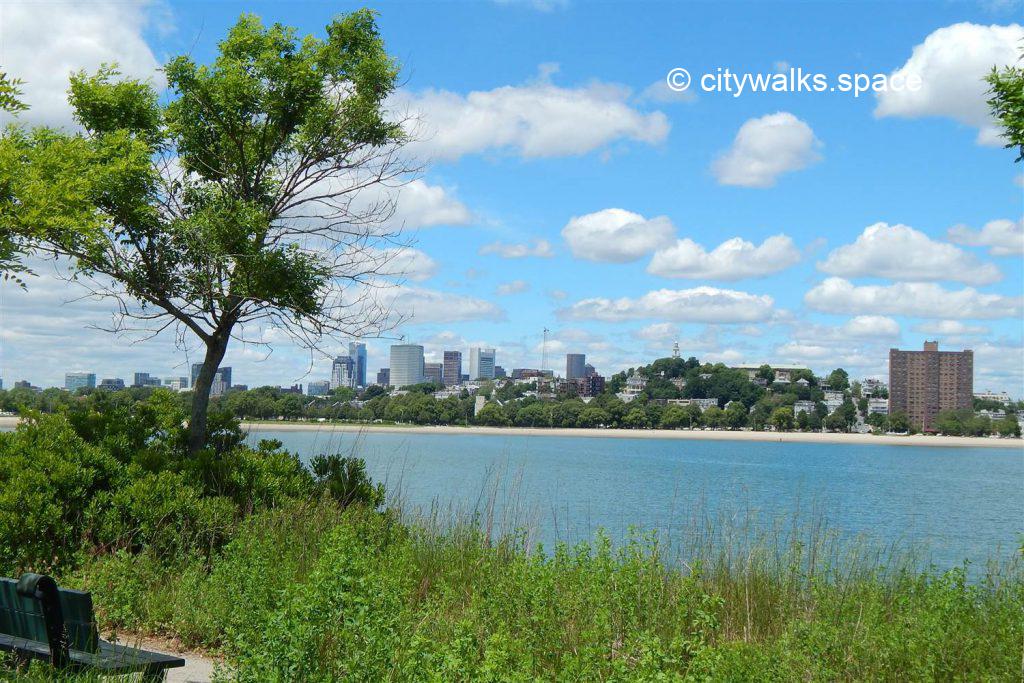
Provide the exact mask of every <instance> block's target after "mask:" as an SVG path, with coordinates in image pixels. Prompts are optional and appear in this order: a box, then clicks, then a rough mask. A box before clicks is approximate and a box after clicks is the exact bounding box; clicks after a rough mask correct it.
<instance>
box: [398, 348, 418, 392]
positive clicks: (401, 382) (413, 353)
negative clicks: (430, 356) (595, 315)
mask: <svg viewBox="0 0 1024 683" xmlns="http://www.w3.org/2000/svg"><path fill="white" fill-rule="evenodd" d="M423 381H424V374H423V347H422V346H420V345H419V344H396V345H394V346H392V347H391V386H393V387H399V388H401V387H407V386H410V385H413V384H422V383H423Z"/></svg>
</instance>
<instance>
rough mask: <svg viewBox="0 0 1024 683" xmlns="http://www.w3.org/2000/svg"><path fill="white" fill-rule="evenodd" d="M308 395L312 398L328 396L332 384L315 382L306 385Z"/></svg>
mask: <svg viewBox="0 0 1024 683" xmlns="http://www.w3.org/2000/svg"><path fill="white" fill-rule="evenodd" d="M306 393H307V394H309V395H310V396H326V395H327V394H329V393H331V383H330V382H329V381H328V380H326V379H325V380H314V381H312V382H310V383H309V384H307V385H306Z"/></svg>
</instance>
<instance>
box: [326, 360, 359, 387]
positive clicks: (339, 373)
mask: <svg viewBox="0 0 1024 683" xmlns="http://www.w3.org/2000/svg"><path fill="white" fill-rule="evenodd" d="M357 386H358V378H357V377H356V359H355V358H353V357H352V356H338V357H337V358H335V359H334V362H333V363H331V388H332V389H341V388H343V387H344V388H348V389H355V388H356V387H357Z"/></svg>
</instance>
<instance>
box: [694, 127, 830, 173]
mask: <svg viewBox="0 0 1024 683" xmlns="http://www.w3.org/2000/svg"><path fill="white" fill-rule="evenodd" d="M821 146H822V145H821V141H819V140H818V139H817V138H816V137H815V136H814V131H813V130H811V127H810V126H808V125H807V124H806V123H804V122H803V121H801V120H800V119H798V118H797V117H795V116H793V115H792V114H790V113H789V112H785V111H780V112H776V113H775V114H768V115H766V116H762V117H761V118H756V119H748V120H747V121H746V123H744V124H743V125H742V126H740V130H739V132H738V133H736V138H735V139H734V140H733V141H732V147H730V148H729V149H728V150H726V151H725V152H724V153H722V154H721V155H720V156H719V157H718V158H717V159H715V160H714V162H712V164H711V172H712V173H713V174H714V175H715V178H717V179H718V182H719V183H720V184H722V185H739V186H741V187H762V188H763V187H772V186H773V185H775V182H776V181H777V180H778V178H779V176H780V175H782V174H783V173H789V172H791V171H799V170H800V169H803V168H807V167H808V166H810V165H811V164H814V163H816V162H818V161H820V160H821V155H820V154H819V153H818V150H819V149H820V148H821Z"/></svg>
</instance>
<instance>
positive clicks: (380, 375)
mask: <svg viewBox="0 0 1024 683" xmlns="http://www.w3.org/2000/svg"><path fill="white" fill-rule="evenodd" d="M377 384H379V385H380V386H382V387H389V386H391V368H381V369H380V370H378V371H377Z"/></svg>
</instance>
